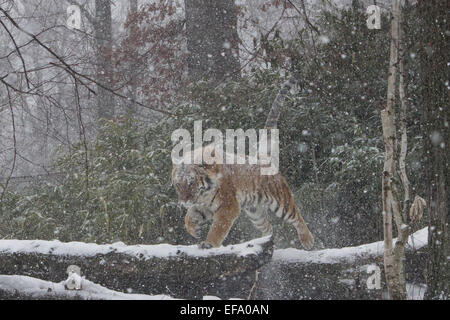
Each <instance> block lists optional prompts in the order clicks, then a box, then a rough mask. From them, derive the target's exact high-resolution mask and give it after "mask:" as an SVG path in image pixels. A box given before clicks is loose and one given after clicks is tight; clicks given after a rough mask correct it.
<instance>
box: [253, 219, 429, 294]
mask: <svg viewBox="0 0 450 320" xmlns="http://www.w3.org/2000/svg"><path fill="white" fill-rule="evenodd" d="M427 239H428V230H427V228H424V229H422V230H419V231H417V232H416V233H414V234H412V235H411V236H410V237H409V241H408V244H407V246H406V261H405V272H406V280H407V281H408V285H410V286H411V287H412V285H414V284H415V285H419V284H423V283H425V279H424V270H425V267H426V261H427V241H428V240H427ZM395 240H396V239H394V242H395ZM383 252H384V245H383V241H379V242H374V243H370V244H365V245H361V246H357V247H347V248H341V249H324V250H318V251H311V252H308V251H304V250H298V249H293V248H288V249H281V250H275V252H274V255H273V258H272V260H271V262H270V263H269V264H267V265H265V266H264V267H263V268H261V270H260V271H261V274H260V276H259V280H260V283H259V285H258V290H256V293H255V295H254V297H255V298H257V299H271V300H274V299H386V298H387V295H386V289H387V287H386V280H385V273H384V267H383ZM274 288H276V289H274ZM423 293H424V292H421V294H422V295H423Z"/></svg>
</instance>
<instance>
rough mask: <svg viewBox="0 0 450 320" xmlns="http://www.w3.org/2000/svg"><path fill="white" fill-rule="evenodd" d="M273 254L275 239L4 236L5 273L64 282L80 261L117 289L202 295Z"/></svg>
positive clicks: (85, 270) (1, 260) (0, 264)
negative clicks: (226, 241)
mask: <svg viewBox="0 0 450 320" xmlns="http://www.w3.org/2000/svg"><path fill="white" fill-rule="evenodd" d="M272 253H273V244H272V240H271V238H270V237H265V238H260V239H255V240H252V241H250V242H247V243H242V244H238V245H232V246H227V247H221V248H213V249H209V250H204V249H199V248H197V246H173V245H168V244H160V245H135V246H126V245H124V244H123V243H116V244H112V245H97V244H91V243H82V242H69V243H62V242H59V241H42V240H0V274H3V275H26V276H31V277H35V278H39V279H45V280H48V281H52V282H59V281H62V280H64V279H66V278H67V273H66V271H67V268H68V267H69V266H71V265H75V266H77V267H79V268H80V269H81V275H82V276H84V277H86V279H89V280H90V281H93V282H95V283H98V284H100V285H102V286H105V287H107V288H110V289H113V290H118V291H122V292H134V293H142V294H148V295H155V294H161V293H165V294H169V295H171V296H173V297H191V298H199V297H202V296H203V295H204V293H205V292H206V291H207V290H208V287H209V286H211V284H214V283H215V282H224V280H225V279H228V280H229V281H230V283H232V282H234V281H239V279H238V278H239V277H238V276H239V275H241V274H245V273H246V272H253V271H254V270H256V269H258V268H260V267H261V266H263V265H264V264H266V263H267V262H268V261H269V260H270V259H271V257H272ZM0 285H1V284H0ZM219 287H220V286H219Z"/></svg>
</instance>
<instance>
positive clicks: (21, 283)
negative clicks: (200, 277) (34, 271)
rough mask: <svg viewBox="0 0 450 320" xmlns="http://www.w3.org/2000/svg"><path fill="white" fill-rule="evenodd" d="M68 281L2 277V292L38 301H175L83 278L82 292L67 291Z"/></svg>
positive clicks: (0, 285) (0, 280)
mask: <svg viewBox="0 0 450 320" xmlns="http://www.w3.org/2000/svg"><path fill="white" fill-rule="evenodd" d="M66 281H67V280H65V281H61V282H58V283H55V282H50V281H45V280H40V279H36V278H32V277H27V276H19V275H13V276H2V275H0V290H4V291H6V292H11V293H18V294H25V295H27V296H29V297H33V298H36V299H39V298H44V297H49V296H55V297H58V298H62V299H74V298H81V299H85V300H173V299H174V298H172V297H170V296H166V295H154V296H150V295H145V294H131V293H122V292H117V291H113V290H110V289H108V288H105V287H102V286H101V285H99V284H96V283H93V282H91V281H89V280H86V279H84V278H81V288H82V290H67V289H66V288H65V284H66Z"/></svg>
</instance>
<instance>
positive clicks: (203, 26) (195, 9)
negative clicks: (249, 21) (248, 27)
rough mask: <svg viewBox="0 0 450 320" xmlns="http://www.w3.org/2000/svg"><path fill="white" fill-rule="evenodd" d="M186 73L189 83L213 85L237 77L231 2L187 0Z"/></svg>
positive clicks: (235, 11)
mask: <svg viewBox="0 0 450 320" xmlns="http://www.w3.org/2000/svg"><path fill="white" fill-rule="evenodd" d="M185 12H186V34H187V49H188V51H189V57H188V72H189V78H190V80H191V81H198V80H206V81H209V82H210V84H212V85H216V84H218V83H220V82H221V81H223V80H224V79H225V78H228V77H231V78H234V79H236V78H239V77H240V64H239V53H238V35H237V10H236V6H235V4H234V1H233V0H222V1H210V0H186V1H185Z"/></svg>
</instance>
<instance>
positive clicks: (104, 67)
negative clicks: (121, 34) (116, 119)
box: [94, 0, 114, 119]
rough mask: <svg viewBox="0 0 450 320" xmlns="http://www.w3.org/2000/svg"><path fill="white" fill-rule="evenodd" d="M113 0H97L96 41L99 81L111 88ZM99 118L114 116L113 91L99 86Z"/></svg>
mask: <svg viewBox="0 0 450 320" xmlns="http://www.w3.org/2000/svg"><path fill="white" fill-rule="evenodd" d="M111 19H112V18H111V1H110V0H95V25H94V27H95V41H96V46H97V48H96V49H97V53H96V54H97V57H96V58H97V81H98V82H99V83H100V84H102V85H103V86H105V87H106V88H111V87H112V86H111V82H112V81H111V79H112V73H113V67H112V66H113V64H112V25H111ZM97 116H98V119H102V118H105V119H111V118H112V117H113V116H114V97H113V95H112V93H111V92H109V91H108V90H106V89H104V88H102V87H101V86H97Z"/></svg>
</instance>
